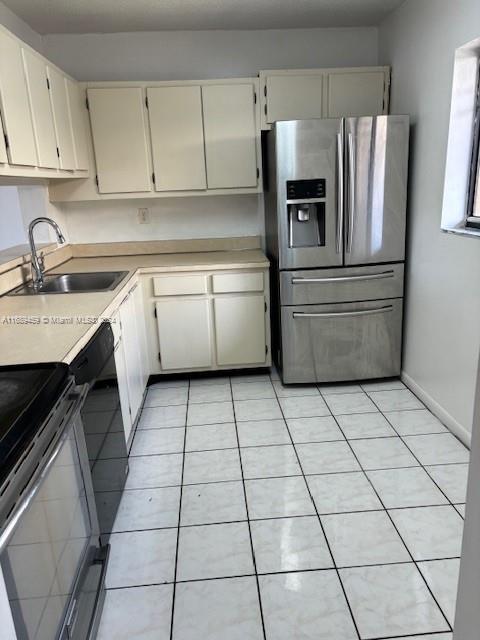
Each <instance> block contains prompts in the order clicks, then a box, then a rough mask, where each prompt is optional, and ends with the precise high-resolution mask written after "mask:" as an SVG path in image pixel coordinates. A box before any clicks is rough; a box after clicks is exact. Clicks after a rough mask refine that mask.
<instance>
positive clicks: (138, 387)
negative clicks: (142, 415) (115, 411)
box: [120, 293, 145, 422]
mask: <svg viewBox="0 0 480 640" xmlns="http://www.w3.org/2000/svg"><path fill="white" fill-rule="evenodd" d="M135 314H136V310H135V302H134V296H133V295H132V293H129V295H128V296H127V298H126V299H125V300H124V302H123V303H122V304H121V306H120V320H121V322H122V341H123V348H124V353H125V366H126V369H127V380H128V396H129V400H130V410H131V416H132V422H135V420H136V418H137V415H138V412H139V410H140V407H141V405H142V400H143V391H144V389H145V387H144V386H143V364H142V361H141V351H140V344H139V339H138V330H137V323H136V318H135Z"/></svg>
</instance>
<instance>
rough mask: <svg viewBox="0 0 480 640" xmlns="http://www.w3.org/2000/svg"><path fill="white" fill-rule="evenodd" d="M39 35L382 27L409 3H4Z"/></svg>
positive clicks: (313, 0)
mask: <svg viewBox="0 0 480 640" xmlns="http://www.w3.org/2000/svg"><path fill="white" fill-rule="evenodd" d="M3 2H4V4H6V5H7V6H8V7H9V9H11V10H12V11H13V12H14V13H16V14H17V15H18V16H19V17H20V18H22V19H23V20H25V22H27V23H28V24H29V25H30V26H31V27H32V28H33V29H34V30H35V31H37V32H38V33H41V34H47V33H116V32H123V31H162V30H165V29H167V30H172V29H181V30H199V29H285V28H300V27H354V26H372V25H376V24H379V23H380V22H381V21H382V20H383V18H384V17H385V16H386V15H387V14H388V13H390V12H391V11H392V10H393V9H396V8H397V7H398V6H399V5H401V4H402V3H403V2H404V0H3Z"/></svg>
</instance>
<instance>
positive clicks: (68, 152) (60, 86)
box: [47, 67, 75, 170]
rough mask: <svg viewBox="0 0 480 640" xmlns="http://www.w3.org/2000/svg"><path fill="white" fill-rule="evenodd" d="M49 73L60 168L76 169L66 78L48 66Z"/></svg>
mask: <svg viewBox="0 0 480 640" xmlns="http://www.w3.org/2000/svg"><path fill="white" fill-rule="evenodd" d="M47 73H48V81H49V84H50V100H51V103H52V110H53V122H54V125H55V133H56V136H57V147H58V150H59V154H60V155H59V159H60V161H59V164H60V168H61V169H68V170H73V169H75V153H74V150H73V131H72V122H71V120H70V110H69V106H68V99H67V85H66V78H65V76H64V75H63V74H61V73H60V72H59V71H57V70H56V69H53V68H52V67H47Z"/></svg>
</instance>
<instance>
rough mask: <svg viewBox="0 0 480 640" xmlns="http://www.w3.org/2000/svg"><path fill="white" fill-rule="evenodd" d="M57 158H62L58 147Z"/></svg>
mask: <svg viewBox="0 0 480 640" xmlns="http://www.w3.org/2000/svg"><path fill="white" fill-rule="evenodd" d="M57 158H60V149H59V148H58V147H57Z"/></svg>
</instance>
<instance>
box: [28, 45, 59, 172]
mask: <svg viewBox="0 0 480 640" xmlns="http://www.w3.org/2000/svg"><path fill="white" fill-rule="evenodd" d="M22 55H23V63H24V66H25V77H26V80H27V88H28V95H29V98H30V107H31V110H32V119H33V129H34V133H35V141H36V143H37V154H38V166H39V167H48V168H52V169H58V155H57V139H56V136H55V127H54V125H53V113H52V105H51V104H50V94H49V90H48V79H47V66H46V64H45V62H44V61H43V60H42V58H40V57H39V56H37V55H35V54H34V53H33V52H32V51H30V50H29V49H22Z"/></svg>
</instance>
